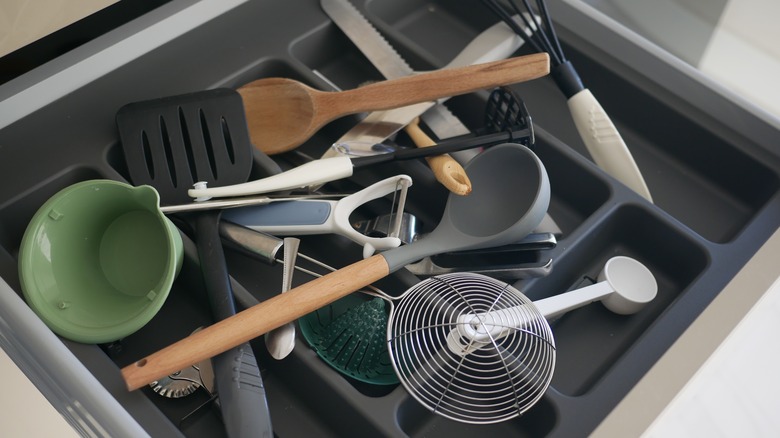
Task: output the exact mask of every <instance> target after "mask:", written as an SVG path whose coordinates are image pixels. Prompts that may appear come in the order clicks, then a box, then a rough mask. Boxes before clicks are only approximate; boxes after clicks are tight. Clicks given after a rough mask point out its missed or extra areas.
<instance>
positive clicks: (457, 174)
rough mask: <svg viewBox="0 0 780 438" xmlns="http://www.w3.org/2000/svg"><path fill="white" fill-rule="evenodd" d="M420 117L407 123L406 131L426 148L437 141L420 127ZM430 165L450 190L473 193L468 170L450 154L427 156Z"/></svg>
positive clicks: (434, 173)
mask: <svg viewBox="0 0 780 438" xmlns="http://www.w3.org/2000/svg"><path fill="white" fill-rule="evenodd" d="M419 123H420V118H419V117H417V118H415V119H414V120H412V122H411V123H409V124H408V125H406V128H405V129H406V133H407V134H409V137H411V138H412V141H413V142H414V144H416V145H417V147H420V148H424V147H429V146H435V145H436V143H434V141H433V140H432V139H431V138H430V137H429V136H428V134H426V133H425V132H424V131H423V130H422V129H421V128H420V124H419ZM425 159H426V160H427V161H428V165H429V166H430V167H431V170H432V171H433V175H434V176H435V177H436V180H437V181H439V182H440V183H442V185H443V186H444V187H446V188H447V189H448V190H449V191H451V192H452V193H454V194H456V195H468V194H469V193H471V181H470V180H469V176H468V175H467V174H466V170H465V169H463V166H461V165H460V163H458V162H457V161H455V159H454V158H452V157H451V156H450V154H443V155H436V156H433V157H426V158H425Z"/></svg>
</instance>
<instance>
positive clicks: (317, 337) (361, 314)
mask: <svg viewBox="0 0 780 438" xmlns="http://www.w3.org/2000/svg"><path fill="white" fill-rule="evenodd" d="M387 313H388V310H387V308H386V304H385V300H383V299H382V298H378V297H370V296H368V295H364V294H354V295H348V296H346V297H344V298H341V299H339V300H337V301H335V302H333V303H331V304H330V305H328V306H325V307H323V308H321V309H318V310H316V311H314V312H312V313H309V314H308V315H306V316H304V317H302V318H300V319H298V324H299V326H300V329H301V333H302V334H303V337H304V339H306V342H308V343H309V345H310V346H311V347H312V349H314V351H316V352H317V355H319V356H320V357H321V358H322V359H323V360H324V361H325V362H326V363H328V364H329V365H330V366H331V367H333V368H334V369H336V370H337V371H339V372H341V373H343V374H345V375H347V376H349V377H352V378H353V379H356V380H359V381H361V382H366V383H372V384H375V385H395V384H397V383H399V380H398V376H397V375H396V373H395V371H393V365H392V363H391V361H390V355H389V353H388V350H387V321H388V315H387Z"/></svg>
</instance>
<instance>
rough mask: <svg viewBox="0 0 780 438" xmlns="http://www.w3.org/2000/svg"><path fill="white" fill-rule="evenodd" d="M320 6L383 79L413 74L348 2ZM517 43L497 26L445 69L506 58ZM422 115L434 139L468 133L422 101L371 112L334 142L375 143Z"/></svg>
mask: <svg viewBox="0 0 780 438" xmlns="http://www.w3.org/2000/svg"><path fill="white" fill-rule="evenodd" d="M320 5H321V6H322V8H323V10H324V11H325V12H326V13H327V14H328V16H329V17H330V18H331V19H332V20H333V22H334V23H335V24H336V25H337V26H338V27H339V28H340V29H341V30H342V31H343V32H344V33H345V34H346V35H347V37H348V38H350V40H351V41H352V42H353V43H354V44H355V45H356V46H357V47H358V49H359V50H360V51H361V52H362V53H363V54H364V55H365V56H366V57H367V58H368V59H369V61H371V62H372V63H373V64H374V66H375V67H376V68H377V70H379V72H380V73H382V74H383V75H384V76H385V77H386V78H387V79H394V78H398V77H402V76H407V75H410V74H414V73H415V71H414V70H413V69H412V68H411V66H409V64H408V63H407V62H406V61H405V60H404V59H403V58H402V57H401V55H399V54H398V52H396V51H395V49H394V48H393V47H392V46H391V45H390V43H388V42H387V40H386V39H385V38H384V37H383V36H382V34H381V33H379V31H378V30H377V29H376V28H375V27H374V26H373V25H372V24H371V23H370V22H369V21H368V20H367V19H366V18H365V17H364V16H363V14H361V13H360V11H359V10H358V9H357V8H355V6H354V5H352V4H351V3H350V2H349V1H347V0H321V1H320ZM521 44H522V40H521V39H520V37H518V36H517V35H516V34H515V33H514V32H513V31H512V30H511V29H510V28H509V27H508V26H506V25H505V24H504V23H498V24H496V25H494V26H493V27H491V28H490V29H488V30H486V31H485V32H483V33H482V34H480V35H479V36H478V37H477V38H475V39H474V40H473V41H472V42H471V43H470V44H469V45H468V46H467V47H466V48H465V49H464V50H463V51H461V53H460V54H459V55H458V56H456V57H455V58H454V59H453V61H452V62H451V63H450V64H449V65H448V67H453V66H455V64H458V65H467V64H473V63H479V62H487V61H488V60H498V59H502V58H506V57H509V56H510V55H511V54H512V53H514V51H515V50H517V48H518V47H520V45H521ZM423 113H425V114H426V116H425V117H424V120H425V121H426V123H428V124H429V127H430V128H431V130H432V131H433V132H434V134H436V136H437V137H438V138H439V139H443V138H449V137H453V136H456V135H463V134H468V133H469V130H468V129H467V128H466V127H465V126H463V124H462V123H461V122H460V120H458V119H457V117H455V116H454V115H453V114H452V113H451V112H450V111H449V110H448V109H447V108H446V107H444V106H443V105H440V104H436V103H435V102H424V103H420V104H416V105H414V106H409V107H403V108H398V109H395V110H389V111H375V112H372V113H370V114H369V115H368V116H367V117H366V118H365V119H363V121H361V122H360V123H358V125H356V126H355V127H354V128H353V129H352V130H350V131H348V132H347V133H345V134H344V135H343V136H342V137H341V138H340V139H339V140H338V141H339V142H343V141H354V140H361V141H371V142H374V143H380V142H382V141H384V140H385V139H387V138H388V137H390V136H391V135H393V134H395V133H396V132H398V131H399V130H400V129H402V128H403V127H404V126H406V125H407V124H408V123H409V122H411V121H412V120H414V118H415V117H417V116H419V115H420V114H423ZM429 114H430V116H429ZM338 154H339V153H338V151H336V150H334V149H333V148H329V149H328V150H327V151H326V152H325V154H324V155H323V158H327V157H331V156H337V155H338Z"/></svg>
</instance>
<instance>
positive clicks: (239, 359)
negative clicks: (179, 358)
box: [195, 211, 273, 438]
mask: <svg viewBox="0 0 780 438" xmlns="http://www.w3.org/2000/svg"><path fill="white" fill-rule="evenodd" d="M219 216H220V212H219V211H206V212H202V213H198V214H197V215H196V218H195V227H196V231H197V245H198V257H199V259H200V269H201V272H202V274H203V281H204V282H205V285H206V292H207V295H208V297H209V304H210V305H211V312H212V314H213V316H214V319H215V320H217V321H220V320H223V319H225V318H229V317H231V316H233V315H235V313H236V308H235V303H234V302H233V288H232V286H231V285H230V277H229V275H228V270H227V263H226V262H225V253H224V250H223V248H222V240H221V238H220V235H219ZM213 364H214V379H215V381H216V389H217V393H218V394H219V400H220V407H221V411H222V418H223V421H224V423H225V429H226V431H227V434H228V436H229V437H231V438H234V437H257V436H268V437H272V436H273V430H272V427H271V415H270V412H269V410H268V402H267V400H266V397H265V387H264V386H263V381H262V377H261V376H260V369H259V368H258V366H257V360H256V359H255V356H254V354H253V353H252V347H251V346H250V345H249V344H247V343H245V344H242V345H240V346H238V347H234V348H232V349H230V350H228V351H226V352H224V353H222V354H220V355H218V356H216V357H214V359H213Z"/></svg>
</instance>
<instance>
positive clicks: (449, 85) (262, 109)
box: [238, 53, 550, 154]
mask: <svg viewBox="0 0 780 438" xmlns="http://www.w3.org/2000/svg"><path fill="white" fill-rule="evenodd" d="M549 72H550V59H549V56H548V55H547V54H546V53H537V54H533V55H526V56H519V57H515V58H510V59H505V60H501V61H495V62H489V63H484V64H476V65H471V66H467V67H460V68H452V69H443V70H437V71H434V72H430V73H421V74H417V75H413V76H406V77H403V78H400V79H394V80H388V81H382V82H376V83H373V84H370V85H366V86H364V87H360V88H356V89H353V90H347V91H339V92H332V91H331V92H328V91H318V90H315V89H313V88H311V87H308V86H306V85H304V84H302V83H300V82H298V81H294V80H292V79H285V78H266V79H258V80H256V81H253V82H250V83H248V84H246V85H244V86H242V87H240V88H239V89H238V92H239V93H240V94H241V97H242V98H243V102H244V109H245V112H246V118H247V123H248V126H249V133H250V137H251V139H252V143H253V144H254V145H255V147H257V148H259V149H260V150H262V151H263V152H265V153H266V154H279V153H282V152H286V151H289V150H291V149H294V148H296V147H298V146H299V145H300V144H302V143H303V142H305V141H306V140H308V139H309V138H310V137H311V136H312V135H314V133H315V132H317V131H318V130H319V129H320V128H322V127H323V126H324V125H325V124H327V123H328V122H330V121H332V120H334V119H336V118H339V117H342V116H345V115H349V114H355V113H359V112H364V111H376V110H385V109H391V108H398V107H402V106H406V105H411V104H414V103H419V102H427V101H432V100H436V99H440V98H442V97H450V96H456V95H459V94H466V93H471V92H474V91H477V90H482V89H487V88H493V87H497V86H500V85H507V84H513V83H517V82H523V81H527V80H531V79H535V78H538V77H541V76H544V75H546V74H548V73H549Z"/></svg>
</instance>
